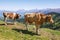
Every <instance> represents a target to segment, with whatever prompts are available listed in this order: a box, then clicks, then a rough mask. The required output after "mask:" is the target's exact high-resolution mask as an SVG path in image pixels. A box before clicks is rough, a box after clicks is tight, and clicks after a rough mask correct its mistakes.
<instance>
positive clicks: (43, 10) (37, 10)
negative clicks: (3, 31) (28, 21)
mask: <svg viewBox="0 0 60 40" xmlns="http://www.w3.org/2000/svg"><path fill="white" fill-rule="evenodd" d="M4 11H6V10H0V17H1V16H2V14H3V12H4ZM9 12H10V11H9ZM11 12H16V13H18V14H20V15H22V17H23V16H24V14H25V13H31V12H42V13H45V14H47V13H49V12H57V13H60V8H57V9H49V8H48V9H31V10H24V9H22V10H17V11H11Z"/></svg>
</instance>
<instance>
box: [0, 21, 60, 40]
mask: <svg viewBox="0 0 60 40" xmlns="http://www.w3.org/2000/svg"><path fill="white" fill-rule="evenodd" d="M0 22H1V23H0V40H60V31H57V30H51V29H48V28H40V34H41V35H40V36H39V35H36V34H35V33H34V31H35V30H34V26H33V25H31V26H30V27H29V30H28V31H27V30H25V27H24V26H25V25H24V24H23V23H17V25H10V24H9V25H7V26H5V25H2V24H4V22H3V21H0Z"/></svg>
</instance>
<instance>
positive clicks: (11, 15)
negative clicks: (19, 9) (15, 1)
mask: <svg viewBox="0 0 60 40" xmlns="http://www.w3.org/2000/svg"><path fill="white" fill-rule="evenodd" d="M3 16H4V21H5V24H6V25H7V23H6V20H7V18H9V19H13V20H14V21H15V20H16V19H18V18H19V17H20V16H21V15H19V14H17V13H14V12H3Z"/></svg>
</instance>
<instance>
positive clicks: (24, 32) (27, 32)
mask: <svg viewBox="0 0 60 40" xmlns="http://www.w3.org/2000/svg"><path fill="white" fill-rule="evenodd" d="M12 30H15V31H17V32H20V31H21V32H22V33H23V34H30V35H32V36H33V35H37V34H36V33H33V32H31V31H28V30H22V29H12Z"/></svg>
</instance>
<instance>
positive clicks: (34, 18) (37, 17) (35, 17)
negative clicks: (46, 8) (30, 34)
mask: <svg viewBox="0 0 60 40" xmlns="http://www.w3.org/2000/svg"><path fill="white" fill-rule="evenodd" d="M24 16H25V22H26V29H27V30H28V28H27V24H31V23H33V22H34V23H35V26H36V34H39V28H40V25H41V24H43V23H44V22H49V23H54V21H53V19H52V16H51V15H46V14H42V13H31V14H25V15H24Z"/></svg>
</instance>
